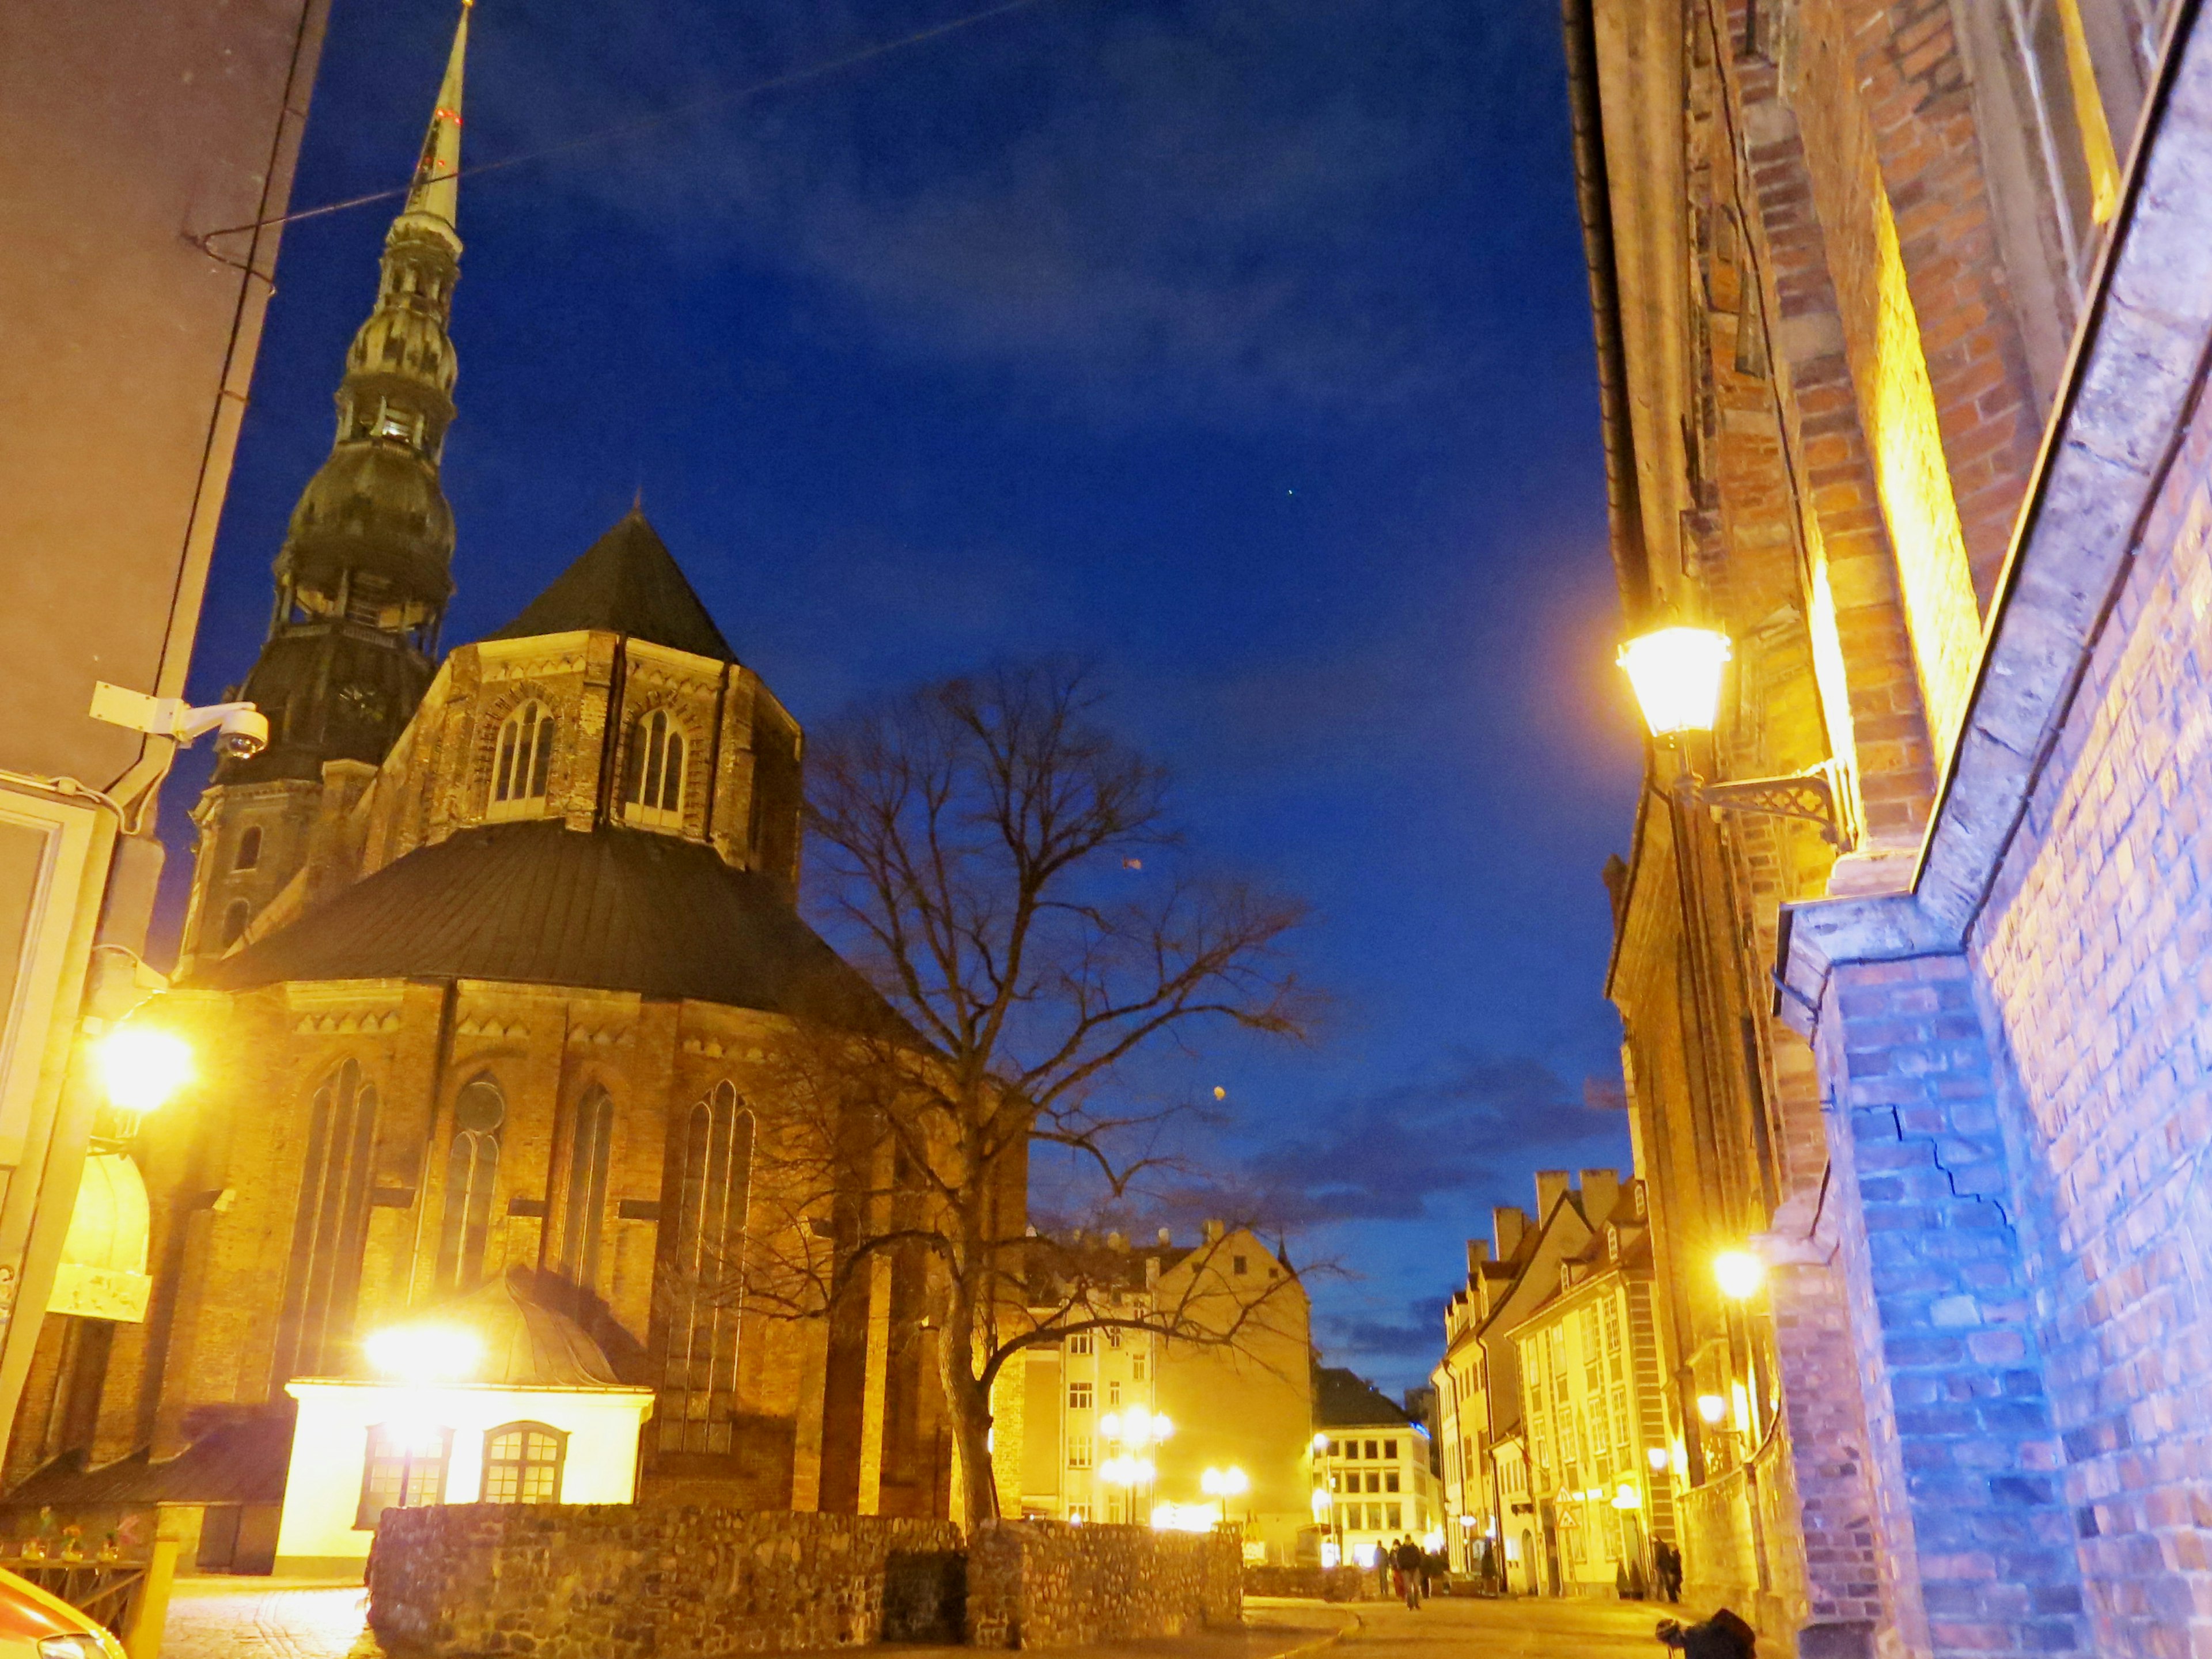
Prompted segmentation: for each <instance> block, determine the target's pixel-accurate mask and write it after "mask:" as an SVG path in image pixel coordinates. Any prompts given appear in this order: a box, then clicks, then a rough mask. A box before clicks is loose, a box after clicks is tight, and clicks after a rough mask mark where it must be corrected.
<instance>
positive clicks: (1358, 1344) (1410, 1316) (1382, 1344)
mask: <svg viewBox="0 0 2212 1659" xmlns="http://www.w3.org/2000/svg"><path fill="white" fill-rule="evenodd" d="M1447 1301H1448V1298H1447V1297H1441V1296H1428V1297H1418V1298H1416V1299H1415V1300H1413V1301H1412V1302H1408V1303H1407V1304H1406V1315H1405V1318H1404V1319H1403V1320H1402V1321H1386V1320H1377V1319H1360V1318H1355V1317H1352V1316H1347V1315H1342V1314H1334V1315H1324V1316H1322V1317H1321V1319H1320V1320H1319V1321H1318V1323H1319V1325H1320V1327H1321V1329H1322V1334H1323V1335H1324V1336H1325V1337H1326V1339H1327V1340H1326V1341H1325V1342H1324V1344H1323V1346H1324V1347H1325V1348H1328V1349H1329V1350H1331V1351H1332V1352H1334V1351H1339V1350H1340V1351H1342V1352H1347V1353H1351V1354H1355V1355H1360V1356H1365V1357H1369V1358H1383V1359H1429V1358H1433V1357H1434V1356H1435V1355H1436V1354H1437V1352H1438V1351H1439V1349H1441V1347H1442V1346H1443V1322H1444V1307H1445V1304H1446V1303H1447Z"/></svg>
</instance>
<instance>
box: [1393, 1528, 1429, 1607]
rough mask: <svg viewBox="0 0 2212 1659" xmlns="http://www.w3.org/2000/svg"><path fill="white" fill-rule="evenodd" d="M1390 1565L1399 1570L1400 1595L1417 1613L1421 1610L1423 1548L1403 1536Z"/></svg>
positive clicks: (1394, 1551)
mask: <svg viewBox="0 0 2212 1659" xmlns="http://www.w3.org/2000/svg"><path fill="white" fill-rule="evenodd" d="M1390 1563H1391V1565H1393V1566H1395V1568H1397V1570H1398V1594H1399V1595H1401V1596H1403V1597H1404V1598H1405V1601H1406V1605H1407V1607H1410V1608H1411V1609H1413V1611H1414V1612H1415V1613H1419V1611H1420V1610H1421V1547H1420V1546H1419V1544H1416V1543H1415V1542H1414V1541H1413V1540H1412V1539H1411V1538H1409V1537H1407V1536H1404V1535H1402V1534H1401V1536H1400V1537H1399V1540H1398V1546H1397V1547H1396V1548H1395V1550H1393V1551H1392V1552H1391V1555H1390Z"/></svg>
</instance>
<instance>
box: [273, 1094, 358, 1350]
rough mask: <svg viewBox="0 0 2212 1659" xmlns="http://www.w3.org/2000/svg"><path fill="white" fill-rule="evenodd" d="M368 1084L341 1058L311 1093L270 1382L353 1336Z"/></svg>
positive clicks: (338, 1347)
mask: <svg viewBox="0 0 2212 1659" xmlns="http://www.w3.org/2000/svg"><path fill="white" fill-rule="evenodd" d="M375 1139H376V1089H375V1086H374V1085H372V1084H370V1083H368V1082H367V1081H365V1080H364V1079H362V1074H361V1066H360V1065H359V1063H358V1062H356V1061H354V1060H348V1061H346V1062H345V1064H343V1066H339V1067H338V1068H337V1070H336V1071H335V1072H333V1073H331V1075H330V1076H329V1077H328V1078H327V1079H325V1081H324V1083H323V1085H322V1087H321V1088H319V1089H318V1090H316V1091H315V1097H314V1101H313V1104H312V1105H311V1106H310V1107H309V1109H308V1112H307V1148H306V1155H305V1156H304V1157H303V1158H301V1177H300V1199H299V1204H298V1206H297V1207H296V1209H295V1212H294V1215H293V1221H292V1256H291V1262H290V1265H289V1268H288V1270H287V1273H286V1275H285V1285H284V1304H283V1311H282V1313H281V1315H280V1316H279V1319H278V1325H277V1340H276V1361H277V1364H276V1380H277V1381H279V1382H284V1381H288V1380H289V1379H290V1378H292V1377H295V1376H315V1375H317V1374H319V1373H329V1372H331V1371H333V1370H336V1369H337V1365H338V1364H339V1361H340V1359H341V1358H343V1354H342V1350H343V1346H344V1345H345V1343H346V1341H347V1340H348V1339H349V1337H350V1336H351V1335H352V1334H353V1313H354V1300H355V1297H356V1294H357V1292H358V1291H359V1290H360V1287H361V1255H362V1241H363V1238H364V1237H365V1236H366V1234H367V1231H368V1188H369V1173H370V1163H371V1154H372V1152H373V1151H374V1146H375Z"/></svg>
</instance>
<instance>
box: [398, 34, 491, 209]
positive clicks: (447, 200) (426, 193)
mask: <svg viewBox="0 0 2212 1659" xmlns="http://www.w3.org/2000/svg"><path fill="white" fill-rule="evenodd" d="M475 5H476V0H461V21H459V23H458V24H456V25H455V26H454V28H453V52H451V53H450V54H449V55H448V56H447V59H446V78H445V79H444V80H443V81H441V82H439V83H438V106H437V107H436V108H435V109H434V110H432V111H431V112H430V129H429V131H428V132H426V133H424V134H423V135H422V160H421V161H417V162H416V164H415V182H414V184H413V185H412V186H410V189H409V190H408V191H407V211H408V212H409V213H410V214H412V213H422V214H428V215H429V216H431V217H433V218H436V219H443V220H444V221H445V222H447V224H448V225H451V226H453V227H454V228H456V229H458V228H459V225H460V198H461V187H460V184H459V177H460V171H461V68H462V65H463V64H464V62H465V60H466V58H467V57H468V53H469V13H470V12H471V10H472V9H474V8H475Z"/></svg>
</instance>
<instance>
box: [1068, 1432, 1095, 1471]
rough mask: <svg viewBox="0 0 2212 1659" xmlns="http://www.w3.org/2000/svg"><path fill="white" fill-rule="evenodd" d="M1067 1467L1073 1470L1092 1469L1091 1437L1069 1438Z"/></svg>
mask: <svg viewBox="0 0 2212 1659" xmlns="http://www.w3.org/2000/svg"><path fill="white" fill-rule="evenodd" d="M1067 1467H1068V1468H1071V1469H1087V1468H1090V1467H1091V1437H1090V1436H1089V1435H1087V1434H1071V1435H1070V1436H1068V1437H1067Z"/></svg>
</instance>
